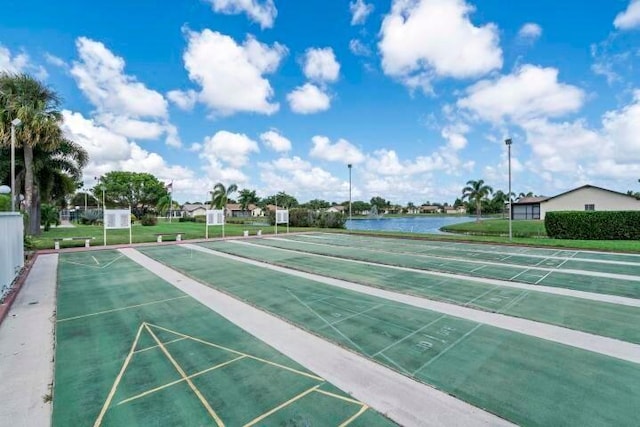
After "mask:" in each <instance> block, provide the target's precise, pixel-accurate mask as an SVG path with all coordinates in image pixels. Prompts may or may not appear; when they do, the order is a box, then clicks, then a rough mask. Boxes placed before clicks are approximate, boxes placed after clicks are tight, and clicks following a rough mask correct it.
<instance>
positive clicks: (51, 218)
mask: <svg viewBox="0 0 640 427" xmlns="http://www.w3.org/2000/svg"><path fill="white" fill-rule="evenodd" d="M40 221H41V223H42V225H44V231H49V229H50V228H51V224H55V225H60V214H59V213H58V210H57V209H56V207H55V206H53V205H49V204H44V205H42V218H41V220H40Z"/></svg>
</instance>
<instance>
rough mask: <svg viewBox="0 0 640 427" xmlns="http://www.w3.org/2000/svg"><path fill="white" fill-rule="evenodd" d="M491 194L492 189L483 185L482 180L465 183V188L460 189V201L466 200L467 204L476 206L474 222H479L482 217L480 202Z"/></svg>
mask: <svg viewBox="0 0 640 427" xmlns="http://www.w3.org/2000/svg"><path fill="white" fill-rule="evenodd" d="M491 193H493V188H491V187H490V186H488V185H485V183H484V180H483V179H479V180H477V181H474V180H469V181H467V186H466V187H464V188H463V189H462V199H463V200H464V199H468V200H469V203H475V205H476V215H477V219H476V221H480V216H481V215H482V201H483V200H485V199H486V198H487V196H489V195H490V194H491Z"/></svg>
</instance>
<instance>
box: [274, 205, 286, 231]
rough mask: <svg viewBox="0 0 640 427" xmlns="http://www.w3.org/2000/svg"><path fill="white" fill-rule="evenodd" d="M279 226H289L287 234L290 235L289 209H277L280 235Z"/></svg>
mask: <svg viewBox="0 0 640 427" xmlns="http://www.w3.org/2000/svg"><path fill="white" fill-rule="evenodd" d="M278 224H287V233H289V210H288V209H276V234H278Z"/></svg>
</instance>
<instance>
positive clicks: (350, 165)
mask: <svg viewBox="0 0 640 427" xmlns="http://www.w3.org/2000/svg"><path fill="white" fill-rule="evenodd" d="M352 166H353V165H352V164H351V163H349V164H348V165H347V167H348V168H349V224H351V167H352Z"/></svg>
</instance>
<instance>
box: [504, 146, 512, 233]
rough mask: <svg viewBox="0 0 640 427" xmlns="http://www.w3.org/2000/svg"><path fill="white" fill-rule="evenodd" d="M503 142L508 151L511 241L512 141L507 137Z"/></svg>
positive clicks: (510, 230) (510, 229)
mask: <svg viewBox="0 0 640 427" xmlns="http://www.w3.org/2000/svg"><path fill="white" fill-rule="evenodd" d="M504 143H505V144H506V145H507V151H508V156H509V241H511V239H512V238H513V231H512V228H511V220H512V219H513V211H512V208H513V206H512V205H511V203H512V202H511V200H512V197H511V144H512V143H513V141H511V138H507V139H505V140H504Z"/></svg>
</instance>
